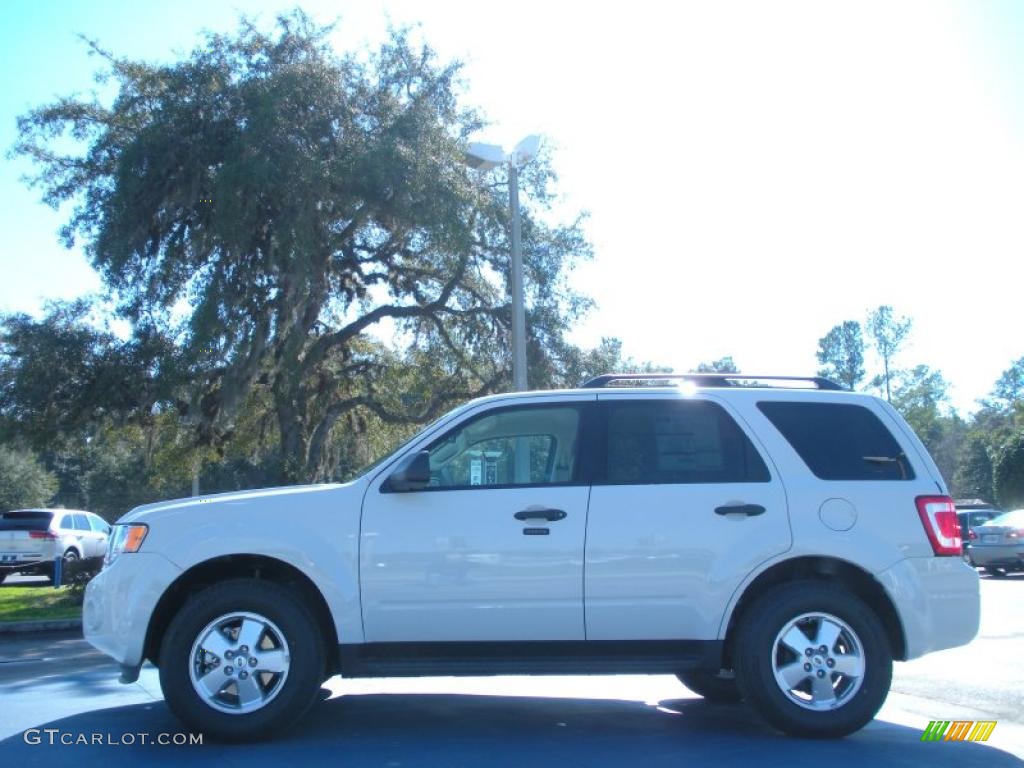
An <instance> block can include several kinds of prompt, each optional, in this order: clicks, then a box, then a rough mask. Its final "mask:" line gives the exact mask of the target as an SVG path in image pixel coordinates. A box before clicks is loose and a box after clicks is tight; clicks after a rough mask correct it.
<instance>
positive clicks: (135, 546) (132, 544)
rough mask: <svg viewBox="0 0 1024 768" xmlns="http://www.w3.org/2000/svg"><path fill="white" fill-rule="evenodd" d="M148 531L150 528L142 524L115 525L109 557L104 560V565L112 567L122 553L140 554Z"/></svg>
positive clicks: (108, 547)
mask: <svg viewBox="0 0 1024 768" xmlns="http://www.w3.org/2000/svg"><path fill="white" fill-rule="evenodd" d="M148 531H149V526H146V525H142V524H141V523H137V524H133V525H115V526H114V530H113V532H112V533H111V534H110V543H109V544H108V545H107V556H106V557H104V558H103V563H104V565H110V564H111V563H112V562H114V559H115V558H116V557H117V556H118V555H120V554H121V553H122V552H138V551H139V547H141V546H142V540H143V539H145V538H146V533H147V532H148Z"/></svg>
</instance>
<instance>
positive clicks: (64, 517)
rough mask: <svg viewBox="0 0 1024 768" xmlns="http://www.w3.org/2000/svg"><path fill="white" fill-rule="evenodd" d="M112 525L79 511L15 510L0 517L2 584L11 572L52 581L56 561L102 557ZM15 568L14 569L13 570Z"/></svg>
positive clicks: (100, 518)
mask: <svg viewBox="0 0 1024 768" xmlns="http://www.w3.org/2000/svg"><path fill="white" fill-rule="evenodd" d="M109 536H110V525H109V524H107V522H106V521H105V520H104V519H103V518H102V517H100V516H99V515H95V514H93V513H92V512H84V511H82V510H78V509H16V510H12V511H10V512H4V513H2V514H0V566H7V567H4V568H0V582H2V581H3V580H4V579H5V578H6V577H7V576H8V575H10V574H12V573H41V574H44V575H47V576H50V577H51V578H52V576H53V560H54V558H55V557H58V556H60V557H63V558H64V559H65V560H77V559H80V558H90V557H103V555H104V553H105V552H106V549H107V539H108V538H109ZM10 566H15V567H10Z"/></svg>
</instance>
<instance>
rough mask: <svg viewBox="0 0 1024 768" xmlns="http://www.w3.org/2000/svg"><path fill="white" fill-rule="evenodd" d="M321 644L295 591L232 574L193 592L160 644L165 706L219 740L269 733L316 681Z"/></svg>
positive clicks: (303, 702) (303, 703)
mask: <svg viewBox="0 0 1024 768" xmlns="http://www.w3.org/2000/svg"><path fill="white" fill-rule="evenodd" d="M323 659H324V648H323V642H322V639H321V637H320V632H319V628H318V626H317V623H316V621H315V619H314V618H313V616H312V614H311V613H310V611H309V610H308V608H307V607H306V605H305V603H304V602H303V600H302V598H301V596H300V595H298V594H296V593H295V592H294V591H293V590H291V589H289V588H287V587H285V586H282V585H280V584H276V583H273V582H267V581H262V580H256V579H234V580H232V581H227V582H224V583H222V584H218V585H216V586H213V587H209V588H207V589H205V590H203V591H202V592H199V593H197V594H195V595H193V596H192V597H191V598H190V599H189V600H188V602H186V603H185V605H184V606H183V607H182V608H181V610H180V611H178V613H177V614H176V615H175V617H174V618H173V619H172V620H171V623H170V626H169V627H168V629H167V633H166V634H165V635H164V640H163V643H162V645H161V649H160V658H159V662H160V685H161V687H162V688H163V692H164V698H165V699H166V701H167V704H168V706H169V707H170V708H171V710H172V711H173V712H174V714H176V715H177V716H178V717H179V718H181V719H182V720H183V721H184V722H185V723H186V724H187V725H189V726H190V727H191V728H193V729H194V730H196V731H202V732H204V733H206V734H209V735H211V736H213V737H215V738H220V739H225V740H240V739H250V738H257V737H262V736H267V735H270V734H271V733H273V732H275V731H278V730H280V729H282V728H284V727H286V726H288V725H290V724H291V723H293V722H294V721H295V720H297V719H298V718H299V717H300V716H301V715H302V714H303V713H304V712H305V711H306V710H307V709H308V708H309V706H310V705H311V704H312V703H313V701H314V699H315V696H316V693H317V691H318V690H319V686H320V682H321V670H322V669H323V664H324V661H323Z"/></svg>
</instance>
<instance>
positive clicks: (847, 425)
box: [757, 402, 914, 480]
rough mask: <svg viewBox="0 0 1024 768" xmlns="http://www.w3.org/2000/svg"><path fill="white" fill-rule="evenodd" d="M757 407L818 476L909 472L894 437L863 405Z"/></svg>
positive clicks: (895, 476) (882, 476) (894, 476)
mask: <svg viewBox="0 0 1024 768" xmlns="http://www.w3.org/2000/svg"><path fill="white" fill-rule="evenodd" d="M757 407H758V408H759V409H760V410H761V412H762V413H763V414H764V415H765V416H767V417H768V420H769V421H770V422H771V423H772V424H774V425H775V428H776V429H778V430H779V432H781V433H782V436H783V437H785V438H786V440H787V441H788V442H789V444H790V445H791V446H793V449H794V450H795V451H796V452H797V453H798V454H799V455H800V458H801V459H803V460H804V463H805V464H806V465H807V466H808V468H810V470H811V472H813V473H814V474H815V475H816V476H817V477H820V478H821V479H822V480H911V479H913V477H914V469H913V467H911V466H910V462H909V461H908V460H907V457H906V455H905V454H904V453H903V449H902V448H900V445H899V443H897V442H896V438H894V437H893V436H892V433H891V432H890V431H889V430H888V429H886V427H885V425H884V424H883V423H882V422H881V420H879V418H878V417H877V416H876V415H875V414H874V413H872V412H871V411H870V410H868V409H867V408H865V407H864V406H862V405H847V404H845V403H806V402H805V403H800V402H761V403H758V404H757Z"/></svg>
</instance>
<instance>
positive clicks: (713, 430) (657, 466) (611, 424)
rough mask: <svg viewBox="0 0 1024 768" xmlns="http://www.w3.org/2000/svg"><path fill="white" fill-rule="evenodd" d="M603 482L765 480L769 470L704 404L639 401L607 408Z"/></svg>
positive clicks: (734, 428)
mask: <svg viewBox="0 0 1024 768" xmlns="http://www.w3.org/2000/svg"><path fill="white" fill-rule="evenodd" d="M606 413H607V425H608V426H607V435H608V438H607V440H608V443H607V466H606V475H605V478H606V482H608V483H610V484H613V485H646V484H653V483H666V484H679V483H759V482H768V481H769V480H770V479H771V476H770V475H769V473H768V468H767V467H766V466H765V463H764V461H763V460H762V459H761V457H760V455H759V454H758V453H757V450H756V449H755V448H754V446H753V444H751V442H750V439H749V438H748V437H747V436H746V435H745V434H744V433H743V430H741V429H740V427H739V426H738V425H737V424H736V422H735V421H733V419H732V417H730V416H729V414H727V413H726V412H725V411H724V410H723V409H722V408H721V407H720V406H719V405H717V404H715V403H710V402H707V401H700V400H697V401H688V400H640V401H633V402H624V401H619V402H614V401H613V402H610V403H608V405H607V412H606Z"/></svg>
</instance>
